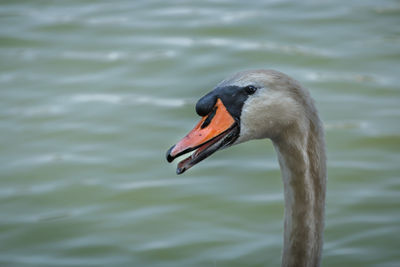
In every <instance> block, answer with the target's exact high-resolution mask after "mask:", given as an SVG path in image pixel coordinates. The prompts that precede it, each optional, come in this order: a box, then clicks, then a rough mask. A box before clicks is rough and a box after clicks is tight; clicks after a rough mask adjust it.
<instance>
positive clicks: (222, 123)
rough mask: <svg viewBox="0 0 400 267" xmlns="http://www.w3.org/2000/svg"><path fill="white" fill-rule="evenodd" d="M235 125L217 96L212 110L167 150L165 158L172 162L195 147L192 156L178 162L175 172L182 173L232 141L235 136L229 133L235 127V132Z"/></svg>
mask: <svg viewBox="0 0 400 267" xmlns="http://www.w3.org/2000/svg"><path fill="white" fill-rule="evenodd" d="M236 125H237V124H236V122H235V119H234V118H233V117H232V116H231V114H230V113H229V112H228V111H227V109H226V107H225V106H224V104H223V103H222V101H221V100H220V99H219V98H218V99H217V103H216V104H215V106H214V108H213V110H212V111H211V112H210V113H209V114H208V115H207V116H204V117H203V118H202V119H201V120H200V122H199V123H198V124H197V125H196V126H195V127H194V128H193V130H192V131H190V132H189V133H188V134H187V135H186V136H185V137H184V138H183V139H182V140H181V141H179V142H178V143H177V144H176V145H175V146H173V147H171V148H170V149H169V150H168V152H167V160H168V161H169V162H172V161H173V160H174V159H175V158H176V157H179V156H180V155H183V154H185V153H188V152H190V151H193V150H196V149H197V151H196V152H195V153H193V154H192V156H190V157H189V158H187V159H185V160H183V161H181V162H180V163H179V164H178V169H177V173H178V174H180V173H183V172H184V171H185V170H187V169H189V168H190V167H191V166H193V165H195V164H196V163H198V162H200V161H201V160H203V159H205V158H206V157H208V156H209V155H211V154H212V153H214V152H215V151H217V150H218V149H220V148H222V147H224V146H226V145H227V143H233V141H234V140H233V141H232V138H233V137H235V136H234V135H232V134H230V133H232V132H233V129H235V131H234V132H235V134H237V131H236V130H237V128H238V127H235V126H236ZM227 137H229V138H227ZM227 139H229V140H227ZM224 141H225V142H224Z"/></svg>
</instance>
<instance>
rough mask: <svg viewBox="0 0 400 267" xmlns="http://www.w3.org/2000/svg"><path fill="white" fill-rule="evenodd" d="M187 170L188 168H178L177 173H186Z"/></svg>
mask: <svg viewBox="0 0 400 267" xmlns="http://www.w3.org/2000/svg"><path fill="white" fill-rule="evenodd" d="M185 171H186V168H179V167H178V168H176V174H177V175H179V174H182V173H184V172H185Z"/></svg>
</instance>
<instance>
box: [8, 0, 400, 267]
mask: <svg viewBox="0 0 400 267" xmlns="http://www.w3.org/2000/svg"><path fill="white" fill-rule="evenodd" d="M254 68H272V69H276V70H280V71H283V72H285V73H287V74H289V75H290V76H292V77H294V78H295V79H297V80H299V81H300V82H301V83H302V84H303V85H304V86H306V87H308V88H309V89H310V91H311V93H312V95H313V97H314V98H315V100H316V102H317V106H318V109H319V110H320V113H321V117H322V119H323V121H324V123H325V128H326V138H327V150H328V158H329V159H328V166H329V168H328V175H329V182H328V195H327V214H326V230H325V245H324V254H323V266H352V267H357V266H360V267H361V266H362V267H365V266H385V267H388V266H400V252H399V251H400V235H399V233H400V154H399V152H400V86H399V84H400V72H399V70H400V3H399V2H398V1H395V0H393V1H391V0H383V1H373V0H366V1H356V0H352V1H339V2H338V1H333V0H327V1H301V2H298V3H296V2H292V1H238V0H237V1H227V0H226V1H224V0H221V1H217V0H214V1H190V2H189V1H178V0H173V1H128V0H119V1H89V0H87V1H78V0H76V1H50V0H40V1H39V0H38V1H28V0H26V1H1V3H0V108H1V109H0V111H1V112H0V118H1V119H0V135H1V139H0V149H1V150H0V151H1V153H0V164H1V170H0V266H29V267H31V266H38V267H39V266H40V267H42V266H171V267H172V266H174V267H175V266H179V267H180V266H182V267H183V266H279V265H280V257H281V256H280V255H281V249H282V233H283V227H282V222H283V193H282V180H281V177H280V171H279V166H278V163H277V158H276V154H275V152H274V150H273V147H272V145H271V142H270V141H268V140H261V141H253V142H249V143H247V144H242V145H240V146H236V147H233V148H230V149H228V150H225V151H222V152H218V153H216V154H215V155H213V156H212V157H211V158H209V159H207V160H206V161H204V162H202V163H200V164H199V165H197V166H195V167H194V168H192V169H190V170H189V171H188V172H186V173H185V174H184V175H181V176H176V175H175V168H176V163H174V164H168V163H167V162H166V160H165V152H166V150H167V149H168V148H169V147H170V146H171V145H172V144H174V143H175V142H176V141H178V140H179V139H180V138H181V137H183V136H184V135H185V134H186V133H187V132H188V131H189V130H190V129H191V128H192V127H193V125H194V124H195V123H196V122H197V121H198V117H197V115H196V114H195V111H194V104H195V103H196V101H197V99H198V98H199V97H201V96H202V95H204V94H205V93H206V92H208V91H210V90H211V89H212V88H213V87H214V86H215V85H216V84H217V83H218V82H219V81H220V80H222V79H224V78H225V77H226V76H228V75H230V74H232V73H234V72H236V71H239V70H245V69H254Z"/></svg>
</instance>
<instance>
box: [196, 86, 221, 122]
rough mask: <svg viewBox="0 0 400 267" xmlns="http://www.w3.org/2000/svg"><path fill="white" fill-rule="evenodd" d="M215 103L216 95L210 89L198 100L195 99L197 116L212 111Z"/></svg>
mask: <svg viewBox="0 0 400 267" xmlns="http://www.w3.org/2000/svg"><path fill="white" fill-rule="evenodd" d="M215 103H217V96H216V95H214V94H213V91H211V92H210V93H208V94H206V95H205V96H203V97H202V98H200V100H199V101H197V104H196V112H197V114H199V116H202V117H204V116H206V115H207V114H209V113H210V112H211V111H212V109H213V107H214V105H215Z"/></svg>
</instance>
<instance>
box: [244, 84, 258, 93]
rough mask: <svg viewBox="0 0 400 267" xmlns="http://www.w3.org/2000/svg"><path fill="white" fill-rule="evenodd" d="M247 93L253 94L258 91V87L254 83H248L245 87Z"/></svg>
mask: <svg viewBox="0 0 400 267" xmlns="http://www.w3.org/2000/svg"><path fill="white" fill-rule="evenodd" d="M244 90H245V91H246V93H247V94H249V95H252V94H254V93H255V92H256V91H257V88H256V87H255V86H253V85H248V86H246V87H245V88H244Z"/></svg>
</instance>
